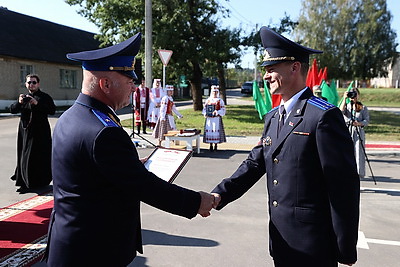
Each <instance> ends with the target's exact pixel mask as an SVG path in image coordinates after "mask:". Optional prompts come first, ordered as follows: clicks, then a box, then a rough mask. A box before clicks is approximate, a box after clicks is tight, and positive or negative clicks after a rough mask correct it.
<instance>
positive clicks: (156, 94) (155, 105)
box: [147, 79, 166, 129]
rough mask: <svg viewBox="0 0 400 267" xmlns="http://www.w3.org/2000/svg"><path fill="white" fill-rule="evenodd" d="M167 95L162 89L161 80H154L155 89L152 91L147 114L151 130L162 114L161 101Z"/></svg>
mask: <svg viewBox="0 0 400 267" xmlns="http://www.w3.org/2000/svg"><path fill="white" fill-rule="evenodd" d="M165 95H166V92H165V90H164V89H163V88H162V87H161V81H160V79H154V81H153V88H151V90H150V106H149V112H148V114H147V120H148V122H149V125H150V128H151V129H154V127H155V126H156V123H157V120H158V116H159V115H158V114H159V113H160V106H161V99H162V98H163V96H165Z"/></svg>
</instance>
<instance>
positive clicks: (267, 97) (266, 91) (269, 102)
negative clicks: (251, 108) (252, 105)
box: [264, 80, 272, 111]
mask: <svg viewBox="0 0 400 267" xmlns="http://www.w3.org/2000/svg"><path fill="white" fill-rule="evenodd" d="M264 94H265V107H266V108H267V110H268V111H270V110H271V109H272V98H271V93H270V92H269V88H268V86H267V81H266V80H264Z"/></svg>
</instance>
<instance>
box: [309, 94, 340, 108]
mask: <svg viewBox="0 0 400 267" xmlns="http://www.w3.org/2000/svg"><path fill="white" fill-rule="evenodd" d="M307 102H308V103H310V104H312V105H314V106H316V107H317V108H320V109H322V110H328V109H330V108H333V107H335V106H334V105H332V104H331V103H329V102H327V101H325V100H323V99H321V98H319V97H316V96H312V97H311V98H310V99H308V100H307Z"/></svg>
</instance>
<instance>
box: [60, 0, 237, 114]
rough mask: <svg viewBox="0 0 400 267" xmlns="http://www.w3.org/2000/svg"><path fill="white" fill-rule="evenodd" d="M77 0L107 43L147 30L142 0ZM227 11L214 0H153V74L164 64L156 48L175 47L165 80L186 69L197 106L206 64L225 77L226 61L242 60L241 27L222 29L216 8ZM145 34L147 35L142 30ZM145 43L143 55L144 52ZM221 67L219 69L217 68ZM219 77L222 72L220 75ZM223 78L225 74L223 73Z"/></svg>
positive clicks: (74, 0) (172, 80) (72, 0)
mask: <svg viewBox="0 0 400 267" xmlns="http://www.w3.org/2000/svg"><path fill="white" fill-rule="evenodd" d="M66 3H68V4H70V5H79V6H80V9H79V13H80V14H82V15H83V16H84V17H86V18H88V19H89V20H90V21H92V22H94V23H95V24H96V25H97V26H98V27H99V28H100V32H101V34H100V35H99V36H98V38H99V39H100V40H101V41H103V44H104V45H106V44H111V43H115V42H117V41H121V40H122V39H127V38H128V37H130V36H132V35H133V34H134V33H137V32H142V33H144V26H145V25H144V21H145V1H144V0H86V1H85V0H66ZM219 12H220V13H222V14H227V13H226V12H227V11H226V9H225V8H223V7H222V5H220V4H219V2H218V1H216V0H188V1H181V0H153V1H152V15H153V18H152V26H153V31H152V40H153V51H154V52H153V59H152V60H153V66H154V68H153V76H154V77H162V64H161V61H160V59H159V57H158V54H157V53H156V51H157V50H158V49H168V50H172V51H174V54H173V55H172V57H171V60H170V62H169V64H168V71H167V75H168V77H167V81H169V83H175V82H176V83H177V82H178V79H179V76H180V75H186V77H187V78H188V80H189V81H190V83H191V85H192V86H191V88H192V95H193V100H194V107H195V109H201V106H202V103H201V78H202V76H203V72H204V69H206V67H207V68H208V69H210V70H213V71H214V75H212V76H217V75H219V76H220V77H223V72H222V71H221V70H222V69H223V67H224V64H226V63H229V62H232V63H236V62H238V59H239V57H240V48H239V46H240V44H241V39H240V30H237V29H233V30H231V29H221V27H220V25H219V23H218V21H217V16H216V14H218V13H219ZM144 38H146V36H144ZM143 50H144V46H142V48H141V55H139V57H140V56H141V57H142V58H144V57H143V55H144V51H143ZM217 70H218V71H217ZM220 79H221V78H220ZM222 79H223V80H224V78H222Z"/></svg>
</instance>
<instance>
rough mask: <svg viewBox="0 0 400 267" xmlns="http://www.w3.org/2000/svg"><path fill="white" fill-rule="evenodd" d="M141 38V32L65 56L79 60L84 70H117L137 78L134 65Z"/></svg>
mask: <svg viewBox="0 0 400 267" xmlns="http://www.w3.org/2000/svg"><path fill="white" fill-rule="evenodd" d="M141 39H142V35H141V33H137V34H135V35H134V36H132V37H131V38H129V39H127V40H125V41H123V42H121V43H119V44H116V45H113V46H109V47H106V48H101V49H96V50H90V51H83V52H78V53H69V54H67V58H68V59H71V60H75V61H81V62H82V68H83V69H84V70H89V71H118V72H120V73H121V74H123V75H125V76H128V77H130V78H132V79H137V76H136V73H135V72H134V69H135V68H134V65H135V56H136V55H137V53H138V52H139V48H140V41H141Z"/></svg>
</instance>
